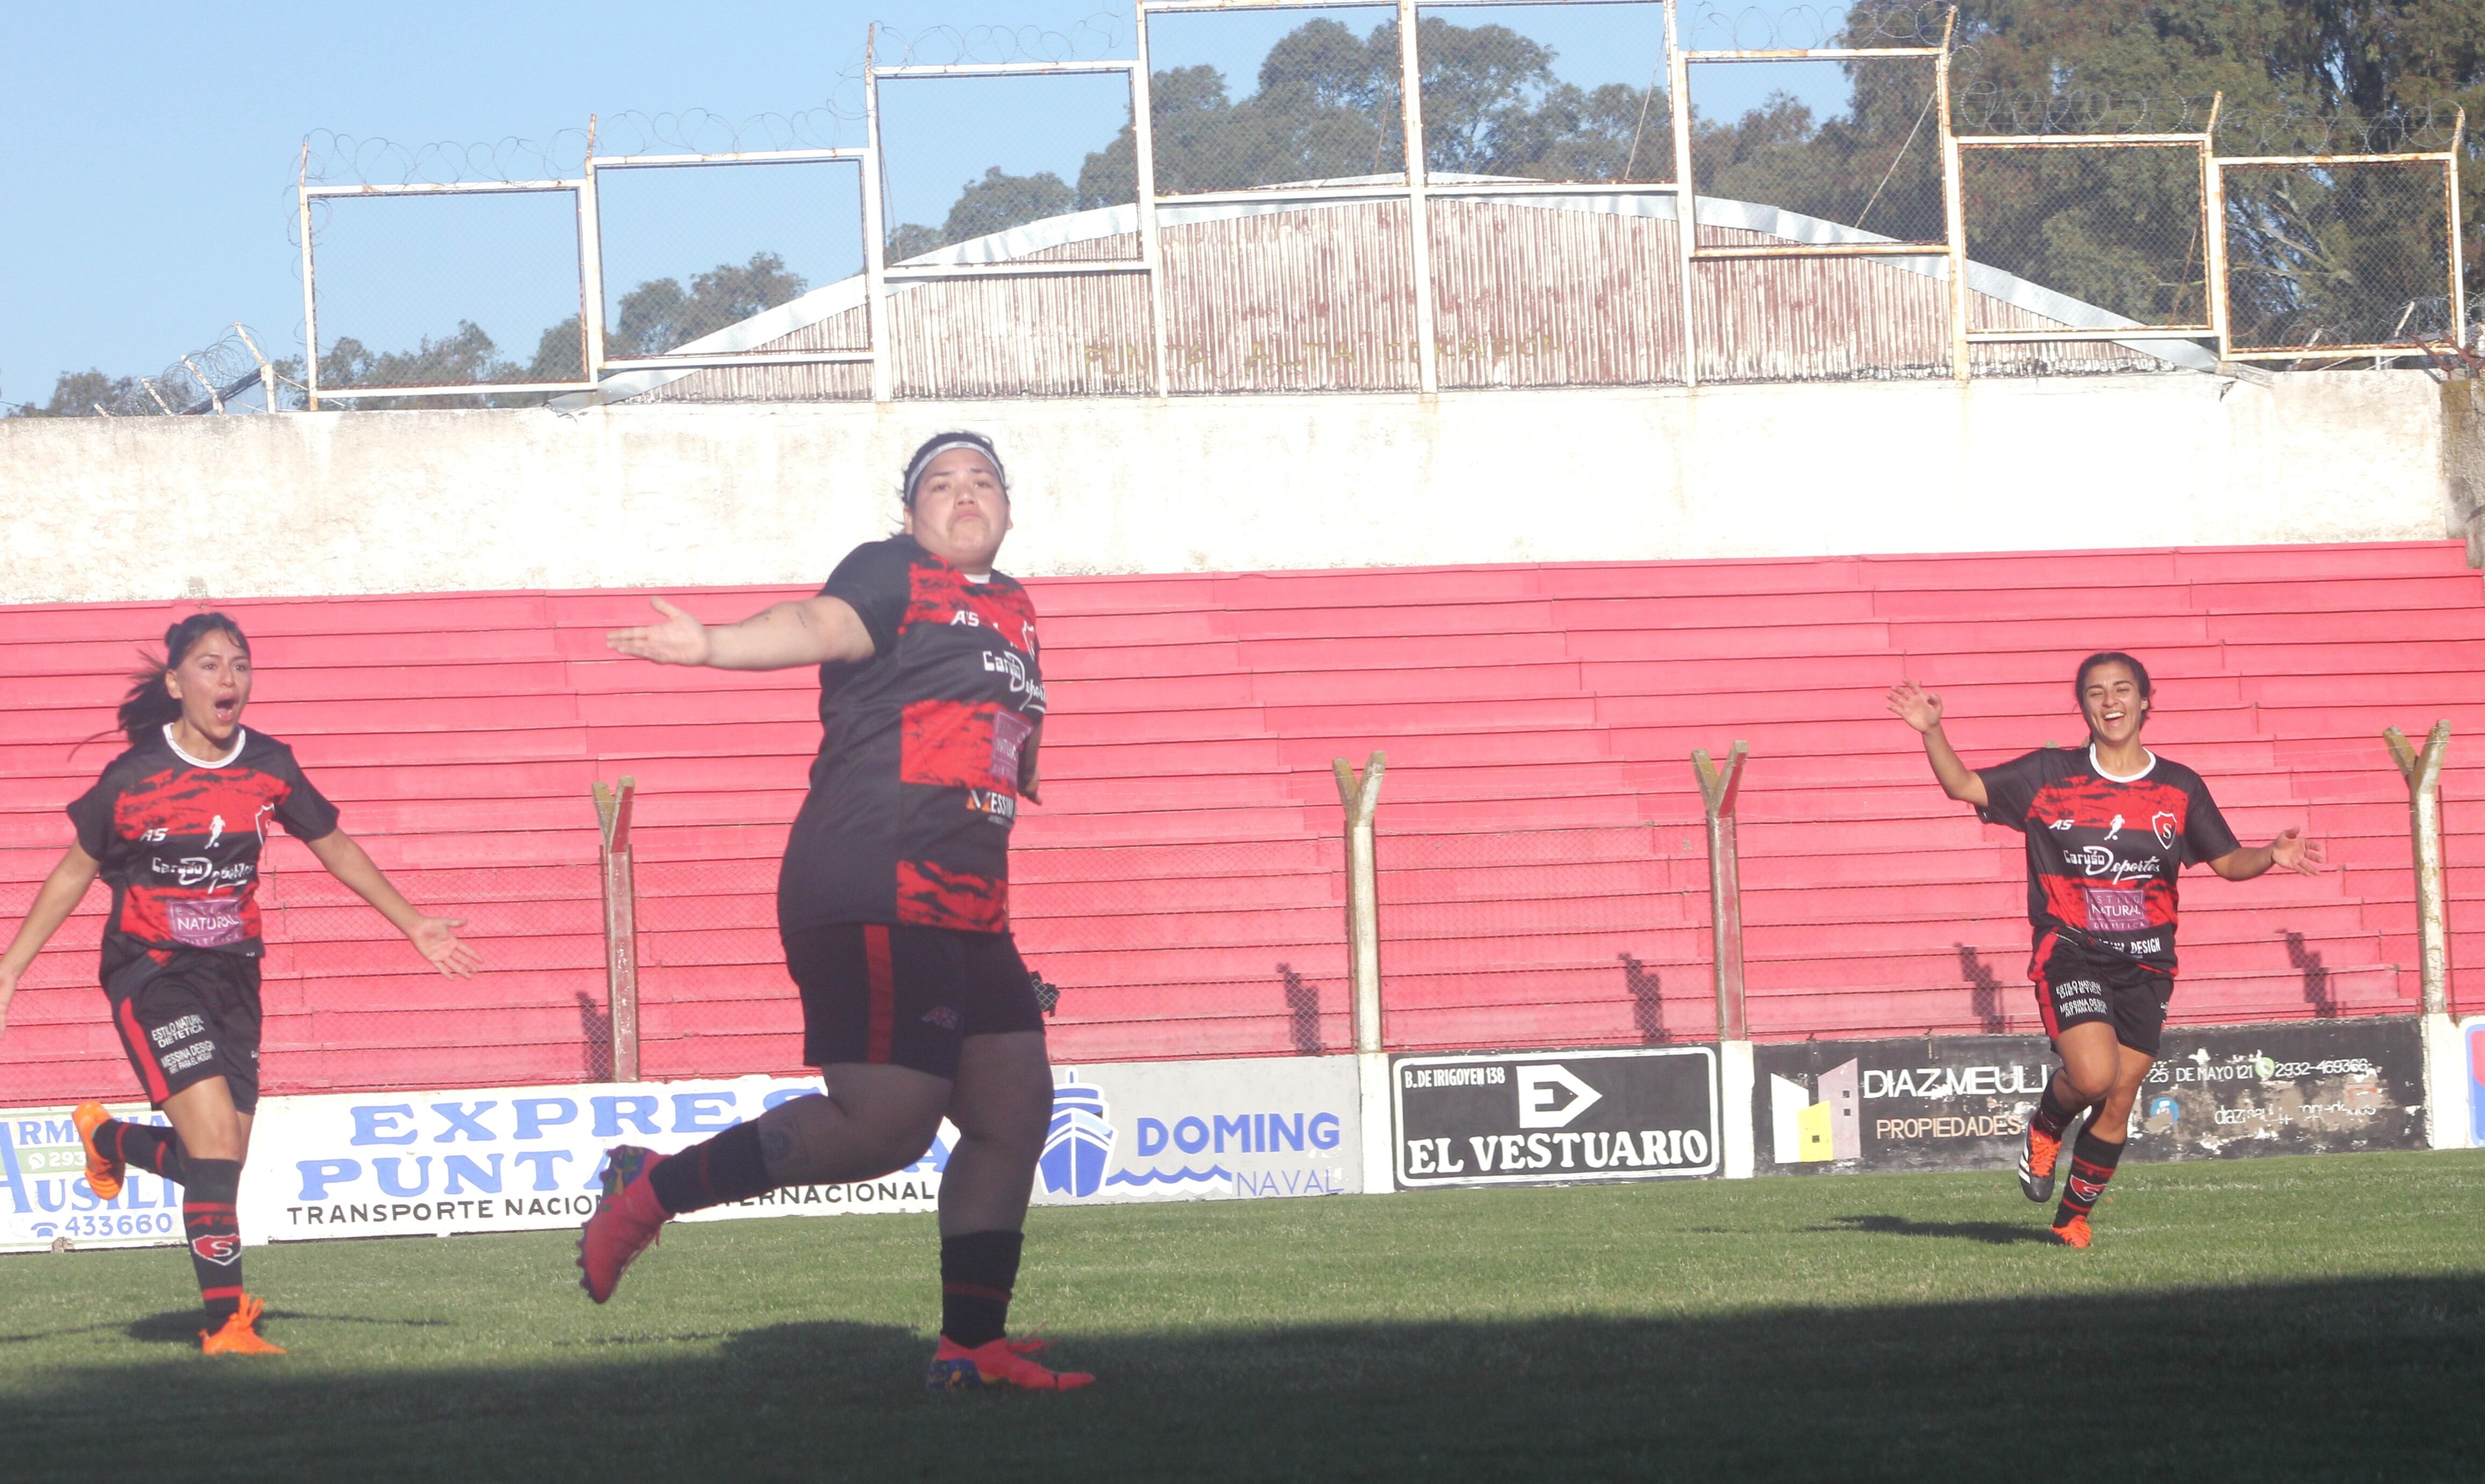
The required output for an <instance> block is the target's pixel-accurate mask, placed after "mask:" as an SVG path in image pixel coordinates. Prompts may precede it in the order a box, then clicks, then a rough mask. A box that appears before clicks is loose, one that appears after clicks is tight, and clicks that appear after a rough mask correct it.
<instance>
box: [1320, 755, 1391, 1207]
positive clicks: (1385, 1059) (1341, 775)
mask: <svg viewBox="0 0 2485 1484" xmlns="http://www.w3.org/2000/svg"><path fill="white" fill-rule="evenodd" d="M1332 766H1333V767H1334V768H1335V769H1336V771H1337V796H1338V801H1339V802H1340V803H1342V804H1344V805H1345V806H1346V947H1347V971H1348V975H1349V978H1350V981H1351V982H1352V985H1353V986H1354V1064H1355V1065H1354V1074H1355V1086H1356V1089H1357V1090H1358V1092H1359V1093H1360V1098H1359V1101H1360V1103H1361V1105H1362V1110H1363V1111H1362V1118H1363V1189H1364V1191H1365V1193H1366V1194H1376V1193H1379V1192H1381V1191H1387V1190H1391V1189H1394V1188H1395V1187H1396V1184H1397V1179H1396V1174H1397V1168H1398V1152H1397V1142H1396V1140H1395V1139H1394V1138H1393V1137H1392V1135H1393V1134H1394V1132H1395V1121H1396V1120H1395V1119H1394V1118H1393V1116H1392V1113H1391V1106H1392V1099H1391V1098H1390V1095H1389V1053H1388V1051H1387V1050H1386V1049H1385V1048H1386V1044H1387V1043H1386V1041H1385V1040H1384V1039H1383V1037H1382V1035H1381V1026H1380V925H1379V903H1380V887H1379V875H1378V874H1377V872H1376V871H1375V870H1374V867H1373V861H1372V856H1373V851H1372V820H1373V816H1374V815H1375V814H1377V813H1378V812H1379V804H1380V775H1381V773H1382V772H1383V771H1384V770H1385V769H1387V768H1388V766H1389V760H1388V758H1387V757H1386V756H1384V755H1382V754H1381V753H1379V752H1375V753H1374V754H1372V759H1371V761H1370V762H1368V763H1367V764H1365V765H1364V769H1363V774H1362V776H1361V777H1357V776H1356V775H1355V771H1354V765H1353V764H1352V763H1349V762H1348V761H1347V760H1346V759H1344V758H1339V759H1338V760H1337V761H1336V762H1335V764H1333V765H1332Z"/></svg>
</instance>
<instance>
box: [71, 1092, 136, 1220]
mask: <svg viewBox="0 0 2485 1484" xmlns="http://www.w3.org/2000/svg"><path fill="white" fill-rule="evenodd" d="M69 1121H70V1122H72V1123H75V1124H76V1125H77V1131H78V1143H80V1144H82V1145H85V1146H86V1183H87V1188H88V1189H90V1190H92V1191H94V1192H95V1196H96V1200H98V1201H109V1200H111V1199H112V1198H113V1197H115V1196H118V1195H120V1194H121V1177H122V1176H123V1174H126V1173H127V1172H128V1166H126V1165H123V1163H122V1162H121V1161H120V1160H117V1159H107V1158H105V1157H104V1153H103V1151H102V1150H101V1149H98V1148H96V1147H95V1131H96V1129H98V1128H101V1127H102V1126H103V1125H104V1124H106V1123H109V1122H111V1121H112V1115H111V1114H109V1113H106V1112H104V1111H103V1104H101V1103H80V1104H78V1105H77V1106H76V1107H75V1108H72V1109H70V1110H69Z"/></svg>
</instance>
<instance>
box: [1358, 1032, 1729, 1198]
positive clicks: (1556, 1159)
mask: <svg viewBox="0 0 2485 1484" xmlns="http://www.w3.org/2000/svg"><path fill="white" fill-rule="evenodd" d="M1389 1082H1390V1089H1391V1093H1392V1094H1393V1096H1394V1097H1395V1098H1396V1101H1397V1109H1398V1138H1397V1151H1398V1182H1399V1184H1401V1185H1403V1186H1406V1187H1407V1188H1410V1189H1420V1188H1422V1187H1424V1186H1430V1185H1516V1184H1529V1185H1551V1184H1568V1183H1570V1182H1572V1181H1578V1180H1649V1179H1663V1178H1666V1177H1669V1176H1676V1175H1699V1174H1716V1173H1717V1171H1718V1161H1719V1158H1720V1156H1721V1153H1722V1150H1721V1148H1720V1145H1721V1142H1722V1141H1720V1139H1719V1138H1718V1122H1717V1053H1716V1050H1715V1048H1713V1047H1710V1046H1678V1047H1668V1048H1665V1049H1662V1050H1646V1051H1531V1052H1509V1053H1501V1054H1495V1055H1461V1056H1406V1057H1398V1058H1395V1059H1394V1060H1393V1061H1392V1062H1391V1064H1390V1076H1389Z"/></svg>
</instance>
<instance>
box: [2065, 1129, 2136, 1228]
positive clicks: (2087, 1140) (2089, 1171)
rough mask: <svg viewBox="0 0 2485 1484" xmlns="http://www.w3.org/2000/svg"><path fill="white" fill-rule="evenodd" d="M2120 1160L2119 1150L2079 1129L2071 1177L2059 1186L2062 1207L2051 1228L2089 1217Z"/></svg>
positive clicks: (2072, 1159) (2074, 1148)
mask: <svg viewBox="0 0 2485 1484" xmlns="http://www.w3.org/2000/svg"><path fill="white" fill-rule="evenodd" d="M2121 1159H2122V1146H2121V1145H2118V1144H2108V1143H2106V1142H2105V1141H2104V1140H2102V1139H2100V1138H2098V1137H2097V1136H2096V1134H2095V1132H2094V1131H2093V1130H2089V1129H2082V1130H2081V1131H2080V1137H2079V1142H2078V1143H2076V1144H2074V1145H2072V1146H2071V1177H2070V1178H2069V1179H2067V1180H2065V1181H2063V1182H2062V1207H2061V1209H2059V1210H2057V1211H2055V1212H2054V1225H2055V1226H2057V1227H2062V1226H2068V1225H2069V1224H2070V1223H2071V1222H2072V1221H2074V1220H2076V1219H2077V1218H2079V1217H2082V1216H2086V1215H2087V1214H2089V1208H2090V1207H2092V1206H2094V1205H2095V1204H2096V1203H2097V1197H2099V1196H2102V1195H2104V1194H2105V1182H2106V1181H2108V1180H2111V1179H2113V1178H2114V1167H2115V1166H2116V1164H2118V1163H2119V1162H2120V1161H2121Z"/></svg>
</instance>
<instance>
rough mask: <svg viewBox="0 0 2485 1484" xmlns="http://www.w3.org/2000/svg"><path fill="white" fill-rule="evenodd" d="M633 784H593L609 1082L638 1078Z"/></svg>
mask: <svg viewBox="0 0 2485 1484" xmlns="http://www.w3.org/2000/svg"><path fill="white" fill-rule="evenodd" d="M636 790H637V784H636V783H635V782H634V781H633V780H631V779H629V778H626V777H625V778H623V779H622V780H621V784H620V787H619V788H617V789H607V788H605V786H604V785H603V784H602V783H600V782H599V783H597V784H596V785H595V820H596V824H597V826H598V831H599V833H598V839H597V855H598V858H599V859H600V861H601V862H602V865H603V867H604V983H605V986H606V990H607V994H608V1000H607V1004H608V1006H609V1009H610V1013H611V1016H612V1020H613V1076H612V1080H614V1082H636V1081H638V1080H639V914H638V895H637V891H638V888H637V885H636V883H635V882H634V880H633V879H632V876H631V870H630V804H631V799H632V797H633V796H634V795H635V793H636Z"/></svg>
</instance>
